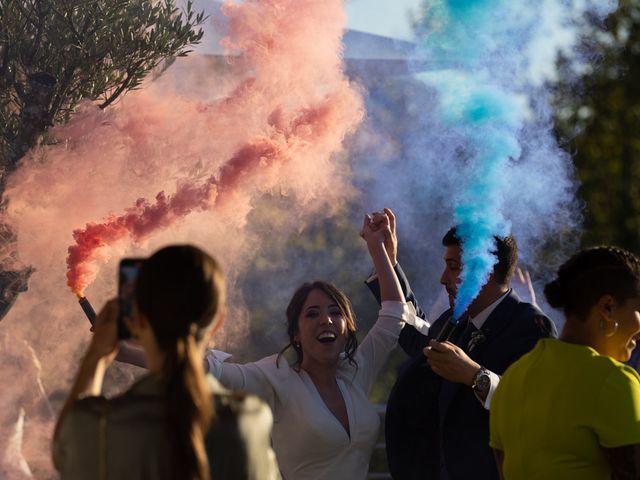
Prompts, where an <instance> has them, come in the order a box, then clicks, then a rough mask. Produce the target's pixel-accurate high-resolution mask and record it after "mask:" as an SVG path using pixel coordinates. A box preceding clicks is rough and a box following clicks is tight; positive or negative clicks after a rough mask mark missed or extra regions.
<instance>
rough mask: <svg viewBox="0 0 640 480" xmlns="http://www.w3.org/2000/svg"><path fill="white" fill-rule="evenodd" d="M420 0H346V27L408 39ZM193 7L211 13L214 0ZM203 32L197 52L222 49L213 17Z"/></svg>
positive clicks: (197, 1) (210, 51)
mask: <svg viewBox="0 0 640 480" xmlns="http://www.w3.org/2000/svg"><path fill="white" fill-rule="evenodd" d="M422 1H423V0H394V1H393V2H391V1H389V0H347V1H345V9H346V12H347V17H348V19H347V28H349V29H352V30H359V31H362V32H367V33H374V34H377V35H382V36H385V37H392V38H396V39H400V40H411V39H412V31H411V20H410V19H411V13H412V12H414V13H415V12H417V11H418V9H419V6H420V4H421V3H422ZM193 3H194V9H195V10H196V11H200V10H204V11H205V12H206V13H207V14H208V15H211V17H212V18H213V17H215V15H213V11H214V5H215V3H214V1H213V0H194V2H193ZM203 27H204V30H205V36H204V38H203V39H202V42H201V44H200V45H198V46H197V47H196V48H195V51H196V53H199V54H211V53H218V54H219V53H222V51H223V48H222V47H221V46H220V45H219V41H220V39H221V37H222V36H224V35H221V33H222V32H221V31H219V32H214V27H213V21H212V19H209V20H208V21H207V22H205V24H204V26H203Z"/></svg>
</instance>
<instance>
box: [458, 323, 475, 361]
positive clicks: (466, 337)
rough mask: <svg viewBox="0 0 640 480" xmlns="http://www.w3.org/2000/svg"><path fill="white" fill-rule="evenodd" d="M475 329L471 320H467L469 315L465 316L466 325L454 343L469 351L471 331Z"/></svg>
mask: <svg viewBox="0 0 640 480" xmlns="http://www.w3.org/2000/svg"><path fill="white" fill-rule="evenodd" d="M477 331H478V329H477V328H476V326H475V325H474V324H473V322H472V321H471V320H469V317H468V316H467V326H466V327H465V329H464V330H463V331H462V332H461V333H460V336H459V337H458V341H457V342H455V343H456V345H458V346H459V347H460V348H462V349H463V350H464V351H465V352H467V353H469V342H470V341H471V337H472V336H473V333H474V332H477Z"/></svg>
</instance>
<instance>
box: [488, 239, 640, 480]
mask: <svg viewBox="0 0 640 480" xmlns="http://www.w3.org/2000/svg"><path fill="white" fill-rule="evenodd" d="M544 293H545V296H546V297H547V300H548V302H549V304H550V305H551V306H552V307H554V308H562V309H563V310H564V314H565V317H566V322H565V325H564V328H563V330H562V334H561V335H560V338H559V339H558V340H554V339H542V340H540V341H539V342H538V344H537V345H536V347H535V348H534V349H533V350H532V351H531V352H529V353H528V354H526V355H524V356H523V357H522V358H521V359H520V360H518V361H517V362H515V363H514V364H513V365H512V366H511V367H510V368H509V369H508V370H507V371H506V373H505V375H504V377H503V378H502V380H501V382H500V385H499V387H498V389H497V390H496V393H495V395H494V397H493V399H492V402H491V417H490V426H491V440H490V443H491V447H492V448H493V449H494V451H495V454H496V460H497V462H498V467H499V470H500V472H501V476H502V477H501V478H505V479H544V480H555V479H558V480H571V479H580V480H591V479H593V480H609V479H611V478H614V479H627V478H630V479H631V478H633V479H637V478H640V445H639V444H640V377H639V376H638V374H637V373H636V371H635V370H633V369H632V368H630V367H628V366H625V365H623V364H622V363H621V362H624V361H626V360H628V359H629V357H630V355H631V352H632V351H633V348H634V347H635V345H636V341H637V340H638V338H639V337H640V260H639V259H638V258H637V257H636V256H635V255H633V254H631V253H629V252H627V251H625V250H622V249H620V248H616V247H598V248H592V249H588V250H584V251H582V252H580V253H578V254H576V255H574V256H573V257H572V258H571V259H570V260H569V261H567V262H566V263H565V264H564V265H562V266H561V267H560V269H559V270H558V275H557V278H556V279H555V280H554V281H552V282H551V283H549V284H548V285H547V286H546V287H545V290H544Z"/></svg>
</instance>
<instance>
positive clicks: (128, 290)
mask: <svg viewBox="0 0 640 480" xmlns="http://www.w3.org/2000/svg"><path fill="white" fill-rule="evenodd" d="M143 261H144V259H142V258H123V259H122V260H120V267H119V269H118V298H119V300H120V315H119V316H118V338H120V339H123V340H126V339H128V338H131V332H130V331H129V329H128V328H127V324H126V323H125V321H124V319H125V318H131V316H132V315H133V304H134V292H135V288H136V279H137V278H138V273H140V267H141V266H142V262H143Z"/></svg>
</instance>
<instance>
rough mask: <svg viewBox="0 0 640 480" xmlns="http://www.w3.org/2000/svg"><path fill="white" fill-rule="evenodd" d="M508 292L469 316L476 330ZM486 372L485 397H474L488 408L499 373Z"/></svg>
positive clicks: (496, 385)
mask: <svg viewBox="0 0 640 480" xmlns="http://www.w3.org/2000/svg"><path fill="white" fill-rule="evenodd" d="M509 292H511V290H508V291H507V292H506V293H505V294H504V295H502V296H501V297H500V298H498V299H497V300H496V301H495V302H493V303H492V304H491V305H489V306H488V307H487V308H485V309H484V310H482V311H481V312H480V313H478V314H477V315H476V316H475V317H471V316H469V321H470V322H471V323H472V324H473V326H474V327H476V328H477V329H478V330H480V329H481V328H482V326H483V325H484V322H486V321H487V318H489V315H491V313H493V311H494V310H495V309H496V307H497V306H498V305H500V302H502V301H503V300H504V299H505V298H507V295H509ZM465 346H466V345H465ZM487 373H488V374H489V379H490V380H491V384H490V386H489V392H488V393H487V398H485V399H484V401H483V400H482V399H481V398H480V397H478V395H477V394H476V397H477V398H478V400H479V401H480V403H482V406H483V407H484V408H486V409H487V410H489V407H490V405H491V399H492V398H493V394H494V393H495V391H496V388H498V384H499V383H500V375H498V374H496V373H493V372H491V371H489V370H487Z"/></svg>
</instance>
